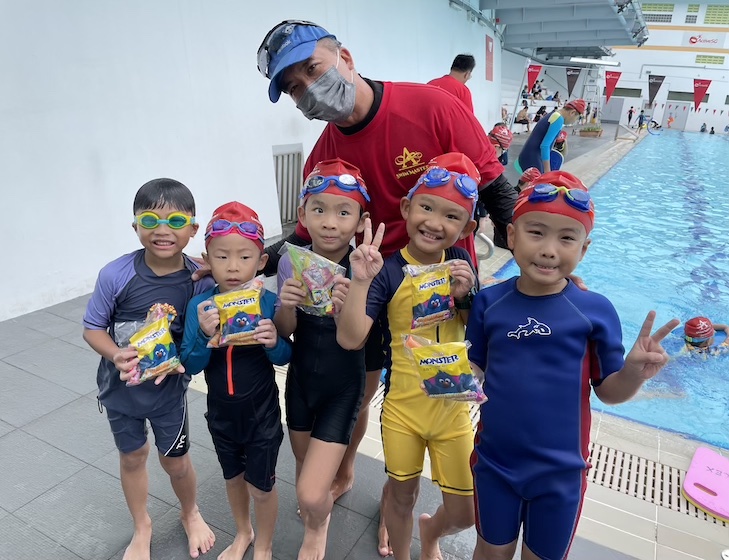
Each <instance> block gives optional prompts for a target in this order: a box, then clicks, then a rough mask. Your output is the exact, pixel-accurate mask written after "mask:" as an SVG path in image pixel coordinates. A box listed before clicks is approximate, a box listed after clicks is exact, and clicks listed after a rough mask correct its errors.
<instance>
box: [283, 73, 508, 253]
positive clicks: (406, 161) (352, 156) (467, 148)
mask: <svg viewBox="0 0 729 560" xmlns="http://www.w3.org/2000/svg"><path fill="white" fill-rule="evenodd" d="M448 152H461V153H463V154H466V155H467V156H468V157H469V158H471V160H472V161H473V163H474V164H475V165H476V167H477V168H478V170H479V172H480V173H481V185H488V184H489V183H491V182H492V181H493V180H494V179H496V178H497V177H498V176H499V175H501V173H503V171H504V166H503V165H501V163H499V160H498V159H497V158H496V152H495V151H494V147H493V145H492V144H491V142H489V141H488V140H487V138H486V133H485V132H484V130H483V128H482V127H481V124H480V123H479V122H478V120H476V117H475V116H474V115H473V113H470V112H468V110H467V109H466V108H465V107H464V105H463V104H462V103H461V102H460V101H458V100H457V99H455V98H454V97H453V96H452V95H450V94H449V93H447V92H445V91H443V90H441V89H439V88H434V87H430V86H426V85H423V84H411V83H402V82H400V83H392V82H385V83H384V91H383V94H382V104H381V105H380V108H379V110H378V111H377V114H376V115H375V117H374V119H372V122H370V123H369V124H368V125H367V126H365V128H364V129H362V130H361V131H359V132H356V133H355V134H351V135H346V134H342V132H341V131H340V130H339V129H338V128H337V127H336V125H334V124H329V125H327V127H326V128H325V129H324V132H322V135H321V136H320V137H319V140H317V142H316V145H315V146H314V148H313V149H312V151H311V154H309V158H308V159H307V160H306V164H305V165H304V177H306V176H307V175H308V174H309V173H310V172H311V170H312V169H313V167H314V165H316V164H317V163H318V162H320V161H322V160H325V159H330V158H335V157H339V158H342V159H343V160H345V161H348V162H350V163H353V164H354V165H356V166H357V167H359V169H360V170H361V171H362V178H363V179H364V181H365V184H366V185H367V190H368V192H369V194H370V198H371V202H370V204H368V207H367V210H368V211H369V212H370V215H371V217H372V224H373V227H375V228H376V227H377V226H378V225H379V224H380V223H382V222H384V224H385V238H384V240H383V242H382V245H381V247H380V252H381V253H382V255H383V257H388V256H390V255H391V254H392V253H394V252H395V251H397V250H398V249H402V248H403V247H404V246H405V245H407V244H408V241H409V239H408V234H407V230H406V228H405V220H403V218H402V215H401V214H400V199H401V198H402V197H403V196H405V195H407V193H408V191H409V190H410V189H411V188H412V187H413V186H414V185H415V182H416V181H417V179H418V177H420V175H421V174H422V173H423V171H424V170H425V168H426V166H427V163H428V162H429V161H430V160H431V159H432V158H434V157H435V156H439V155H441V154H445V153H448ZM296 234H297V235H299V236H300V237H302V238H303V239H305V240H309V239H310V238H309V234H308V232H307V231H306V229H305V228H304V227H303V226H302V225H301V224H297V226H296ZM456 246H459V247H463V248H465V249H466V250H467V251H468V252H469V253H470V254H471V258H472V259H473V261H474V263H476V262H478V261H477V260H476V251H475V248H474V243H473V236H472V235H469V236H468V237H467V238H466V239H463V240H461V241H459V242H458V243H456Z"/></svg>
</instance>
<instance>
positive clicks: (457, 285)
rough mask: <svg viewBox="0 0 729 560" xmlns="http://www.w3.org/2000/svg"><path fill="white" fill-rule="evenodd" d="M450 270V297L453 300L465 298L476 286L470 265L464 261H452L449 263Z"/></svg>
mask: <svg viewBox="0 0 729 560" xmlns="http://www.w3.org/2000/svg"><path fill="white" fill-rule="evenodd" d="M450 269H451V278H453V285H452V286H451V295H452V296H453V297H454V298H455V299H461V298H464V297H466V296H467V295H468V293H469V292H470V291H471V290H472V289H473V287H474V285H475V284H476V275H475V274H474V273H473V269H472V268H471V265H470V264H468V263H467V262H466V261H462V260H454V261H452V262H451V263H450Z"/></svg>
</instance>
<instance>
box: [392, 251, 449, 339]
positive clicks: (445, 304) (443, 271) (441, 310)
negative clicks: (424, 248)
mask: <svg viewBox="0 0 729 560" xmlns="http://www.w3.org/2000/svg"><path fill="white" fill-rule="evenodd" d="M403 271H404V272H405V274H406V275H408V276H410V277H411V290H412V298H413V320H412V323H411V325H410V328H411V329H412V330H417V329H422V328H426V327H431V326H433V325H434V324H436V323H441V322H443V321H449V320H451V319H453V317H455V316H456V305H455V301H454V300H453V296H451V269H450V265H449V263H447V262H444V263H439V264H431V265H423V266H417V265H411V264H408V265H405V266H404V267H403Z"/></svg>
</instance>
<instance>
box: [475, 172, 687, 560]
mask: <svg viewBox="0 0 729 560" xmlns="http://www.w3.org/2000/svg"><path fill="white" fill-rule="evenodd" d="M594 218H595V213H594V205H593V203H592V200H591V199H590V194H589V192H588V191H587V189H586V188H585V186H584V185H583V184H582V182H581V181H580V180H579V179H578V178H576V177H575V176H573V175H571V174H569V173H565V172H562V171H557V172H551V173H545V174H544V175H542V176H541V177H540V178H539V184H537V185H534V186H529V187H527V188H526V189H524V190H523V191H521V193H519V198H518V200H517V204H516V207H515V209H514V220H513V223H512V224H511V225H509V247H510V248H511V249H512V251H513V253H514V259H515V260H516V263H517V265H518V266H519V269H520V275H519V276H517V277H514V278H511V279H510V280H507V281H505V282H502V283H500V284H495V285H492V286H488V287H486V288H484V289H483V290H481V291H480V292H478V293H477V294H476V295H475V297H474V301H473V306H472V308H471V313H470V315H469V321H468V328H467V330H466V339H467V340H468V341H469V342H470V343H471V347H470V349H469V351H468V356H469V360H470V361H471V365H472V368H473V371H474V372H475V374H476V375H477V376H478V377H479V379H481V380H482V381H483V383H484V386H483V388H484V392H485V394H486V396H487V397H488V399H489V400H488V402H486V403H485V404H483V405H481V417H480V422H479V425H478V431H477V434H476V443H475V447H474V452H473V455H472V458H471V467H472V471H473V479H474V489H475V495H474V501H475V503H476V530H477V533H478V540H477V543H476V547H475V550H474V553H473V559H474V560H492V559H495V558H498V559H499V560H506V559H510V558H513V556H514V553H515V552H516V547H517V539H518V537H519V534H520V533H521V534H523V543H522V550H521V556H520V557H521V558H522V559H523V560H537V559H549V560H558V559H564V558H566V557H567V552H568V551H569V548H570V544H571V542H572V539H573V536H574V534H575V531H576V529H577V524H578V521H579V518H580V511H581V507H582V502H583V498H584V493H585V490H586V488H587V470H588V468H589V462H588V460H589V448H588V446H589V440H590V393H591V392H592V391H594V392H595V394H596V395H597V397H598V398H599V399H600V400H601V401H603V402H604V403H606V404H618V403H621V402H625V401H627V400H629V399H631V398H632V397H633V396H634V395H635V394H636V393H637V391H638V390H639V389H640V387H641V386H642V385H643V383H644V382H645V381H646V380H647V379H650V378H652V377H654V376H655V375H657V374H658V373H659V371H660V370H661V368H662V367H663V366H664V365H665V364H666V363H667V362H668V355H667V353H666V351H665V350H664V349H663V348H662V347H661V344H660V343H661V340H663V338H665V337H666V335H668V333H670V332H671V330H672V329H673V328H675V327H676V326H677V325H678V324H679V321H678V320H676V319H674V320H672V321H670V322H669V323H667V324H666V325H664V326H662V327H660V328H658V329H657V330H656V331H655V332H653V333H652V332H651V331H652V329H653V323H654V321H655V312H654V311H650V312H649V313H648V315H647V317H646V319H645V321H644V322H643V325H642V327H641V329H640V333H639V335H638V338H637V340H636V342H635V344H634V345H633V348H632V349H631V350H630V352H629V353H628V355H627V356H625V358H624V357H623V356H624V353H625V348H624V347H623V344H622V335H621V325H620V319H619V317H618V315H617V313H616V311H615V308H614V307H613V305H612V304H611V303H610V302H609V301H608V300H607V298H605V297H604V296H602V295H600V294H598V293H596V292H593V291H582V290H580V289H578V288H577V287H576V286H575V285H574V284H573V282H572V281H571V280H570V279H569V275H570V274H571V273H572V271H573V270H574V269H575V267H576V266H577V264H578V263H579V262H580V261H581V260H582V258H583V257H584V255H585V252H586V251H587V248H588V246H589V244H590V239H589V235H590V231H591V230H592V228H593V225H594ZM515 372H519V373H520V374H519V375H515ZM523 403H529V406H522V405H523Z"/></svg>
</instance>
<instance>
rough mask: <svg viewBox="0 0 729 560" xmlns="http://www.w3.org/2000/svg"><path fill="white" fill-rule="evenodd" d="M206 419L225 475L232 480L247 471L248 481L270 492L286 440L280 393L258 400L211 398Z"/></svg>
mask: <svg viewBox="0 0 729 560" xmlns="http://www.w3.org/2000/svg"><path fill="white" fill-rule="evenodd" d="M205 418H206V419H207V421H208V429H209V430H210V435H211V436H213V444H214V445H215V452H216V453H217V455H218V461H219V462H220V466H221V468H222V469H223V478H225V480H230V479H231V478H235V477H236V476H238V475H239V474H241V473H245V474H244V478H245V480H246V481H248V482H249V483H250V484H252V485H253V486H255V487H256V488H258V489H259V490H261V491H263V492H270V491H271V490H272V489H273V485H274V484H275V482H276V461H277V460H278V450H279V448H280V447H281V442H282V441H283V428H282V427H281V409H280V408H279V404H278V392H276V393H275V394H274V395H270V396H266V397H264V398H263V399H255V400H254V399H252V398H251V399H249V398H241V399H236V398H232V399H230V400H227V399H226V400H222V399H215V400H211V399H210V398H208V411H207V413H206V414H205Z"/></svg>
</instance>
